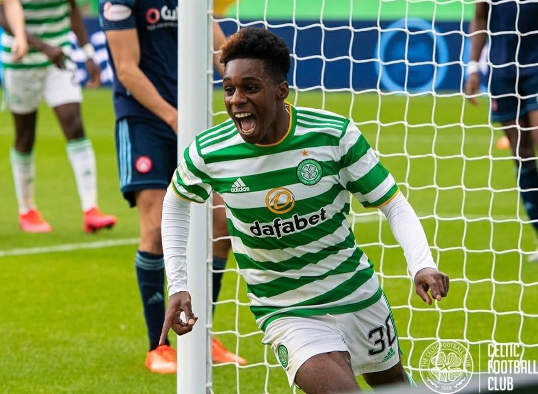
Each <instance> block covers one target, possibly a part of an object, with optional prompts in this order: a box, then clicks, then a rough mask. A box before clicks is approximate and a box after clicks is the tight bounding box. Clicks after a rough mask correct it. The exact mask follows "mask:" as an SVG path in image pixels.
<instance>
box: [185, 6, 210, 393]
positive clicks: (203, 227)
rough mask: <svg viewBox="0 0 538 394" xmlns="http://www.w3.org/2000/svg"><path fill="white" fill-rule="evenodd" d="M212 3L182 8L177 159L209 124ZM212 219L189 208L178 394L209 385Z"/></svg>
mask: <svg viewBox="0 0 538 394" xmlns="http://www.w3.org/2000/svg"><path fill="white" fill-rule="evenodd" d="M211 9H212V1H211V0H185V1H183V0H182V1H179V4H178V114H179V119H178V156H179V157H178V160H179V159H180V157H181V156H182V154H183V151H184V149H185V148H186V147H187V146H188V145H189V144H190V143H191V142H192V141H193V140H194V137H195V136H196V134H198V133H199V132H201V131H203V130H205V129H207V128H208V126H209V125H210V124H211V117H212V114H211V107H210V106H209V105H208V103H211V100H212V84H211V79H212V70H213V69H212V66H211V57H212V56H211V51H210V50H208V48H211V42H212V36H211V31H210V28H211V13H210V12H209V10H211ZM208 229H211V215H210V214H209V208H208V205H207V204H191V220H190V233H189V242H188V245H187V276H188V278H189V291H190V294H191V296H192V309H193V312H194V314H195V315H196V316H197V317H198V321H197V322H196V325H195V327H194V329H193V330H192V332H191V333H189V334H188V335H184V336H181V337H179V336H178V341H177V352H178V354H177V356H178V357H177V358H178V373H177V392H178V393H193V394H197V393H200V394H202V393H205V392H206V391H207V387H208V385H209V382H210V381H211V357H210V354H211V345H210V337H209V325H210V318H211V301H210V300H211V298H210V296H211V293H210V291H208V289H210V288H211V282H210V275H209V274H208V272H209V268H208V264H209V262H210V261H211V260H210V256H211V241H210V239H211V233H210V232H209V231H208Z"/></svg>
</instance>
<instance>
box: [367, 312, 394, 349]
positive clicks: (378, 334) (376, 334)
mask: <svg viewBox="0 0 538 394" xmlns="http://www.w3.org/2000/svg"><path fill="white" fill-rule="evenodd" d="M391 323H392V320H391V318H390V315H389V316H387V318H386V319H385V324H384V325H380V326H379V327H376V328H373V329H371V330H370V332H369V333H368V339H370V340H372V341H374V348H373V349H370V350H368V354H369V355H370V356H373V355H376V354H379V353H381V352H383V351H384V350H385V348H386V345H385V334H384V332H385V331H386V334H387V338H386V341H387V342H388V347H391V346H392V344H393V343H394V341H395V340H396V335H395V334H394V333H393V332H392V331H393V330H392V329H391V327H390V325H391Z"/></svg>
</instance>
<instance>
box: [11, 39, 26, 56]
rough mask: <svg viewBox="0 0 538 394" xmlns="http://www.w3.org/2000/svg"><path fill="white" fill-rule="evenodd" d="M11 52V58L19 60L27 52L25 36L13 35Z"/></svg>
mask: <svg viewBox="0 0 538 394" xmlns="http://www.w3.org/2000/svg"><path fill="white" fill-rule="evenodd" d="M11 52H12V53H13V60H15V61H17V60H21V59H22V58H23V57H24V56H25V55H26V54H27V53H28V41H26V37H14V39H13V45H12V46H11Z"/></svg>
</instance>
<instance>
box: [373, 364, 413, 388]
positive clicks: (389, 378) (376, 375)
mask: <svg viewBox="0 0 538 394" xmlns="http://www.w3.org/2000/svg"><path fill="white" fill-rule="evenodd" d="M363 377H364V380H365V381H366V383H368V384H369V385H370V387H377V386H383V385H386V384H398V383H411V382H410V381H409V379H408V376H407V373H406V372H405V371H404V369H403V366H402V361H401V360H400V361H398V364H396V365H395V366H393V367H392V368H390V369H387V370H386V371H381V372H372V373H365V374H364V375H363Z"/></svg>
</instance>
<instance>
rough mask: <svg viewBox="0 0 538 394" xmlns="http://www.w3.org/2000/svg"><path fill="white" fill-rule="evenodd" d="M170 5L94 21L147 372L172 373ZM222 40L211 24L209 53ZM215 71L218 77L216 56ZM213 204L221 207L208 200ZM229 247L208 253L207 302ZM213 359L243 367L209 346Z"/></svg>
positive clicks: (111, 1)
mask: <svg viewBox="0 0 538 394" xmlns="http://www.w3.org/2000/svg"><path fill="white" fill-rule="evenodd" d="M177 5H178V2H177V0H175V1H174V0H138V1H137V0H127V1H126V0H107V1H105V0H101V1H100V3H99V18H100V22H101V26H102V28H103V30H104V31H105V33H106V37H107V46H108V51H109V54H110V59H111V60H112V61H111V65H112V66H113V68H114V74H115V77H114V86H113V96H114V110H115V113H116V149H117V154H118V166H119V175H120V185H121V191H122V193H123V196H124V197H125V199H126V200H127V201H128V202H129V204H130V205H131V206H132V207H133V206H136V207H137V208H138V215H139V222H140V244H139V247H138V251H137V253H136V257H135V266H136V273H137V279H138V286H139V289H140V294H141V297H142V303H143V307H144V316H145V320H146V326H147V329H148V336H149V343H150V347H149V352H148V353H147V355H146V362H145V364H146V367H147V368H148V369H149V370H150V371H152V372H156V373H175V372H176V369H177V362H176V355H175V351H174V350H173V349H172V348H171V347H170V346H169V342H168V340H166V343H165V344H164V345H162V346H159V336H160V333H161V328H162V325H163V322H164V312H165V299H164V261H163V251H162V245H161V214H162V201H163V199H164V195H165V193H166V188H167V187H168V185H169V183H170V178H171V177H172V175H173V173H174V171H175V169H176V166H177V160H178V158H177V117H178V113H177V67H178V63H177V60H178V59H177V57H178V54H177ZM224 40H225V37H224V34H223V32H222V30H221V29H220V27H219V26H218V24H216V23H215V24H214V33H213V41H214V47H215V48H217V49H218V48H219V47H220V45H221V44H222V43H223V42H224ZM215 64H217V65H218V66H219V67H220V70H222V65H221V64H220V63H219V56H218V55H215ZM214 204H215V205H223V203H222V199H220V198H219V197H218V196H216V195H214ZM223 211H224V210H223V209H219V210H218V211H217V212H218V213H217V214H215V217H214V223H215V227H214V228H215V231H214V237H215V238H221V237H225V236H227V235H228V231H227V228H226V221H225V214H224V212H223ZM229 249H230V243H229V241H228V240H221V241H219V242H216V243H215V247H214V269H215V270H217V271H220V272H217V273H215V275H214V279H213V283H214V284H213V289H214V290H213V293H214V294H213V299H214V300H216V298H217V297H218V293H219V290H220V282H221V277H222V270H223V269H224V266H225V262H226V258H227V256H228V251H229ZM213 359H214V360H215V361H218V362H238V363H240V364H244V363H246V361H245V360H244V359H242V358H240V357H238V356H236V355H234V354H233V353H231V352H229V351H228V350H226V349H225V348H224V347H223V346H222V344H220V343H219V342H218V341H216V340H214V341H213Z"/></svg>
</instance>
